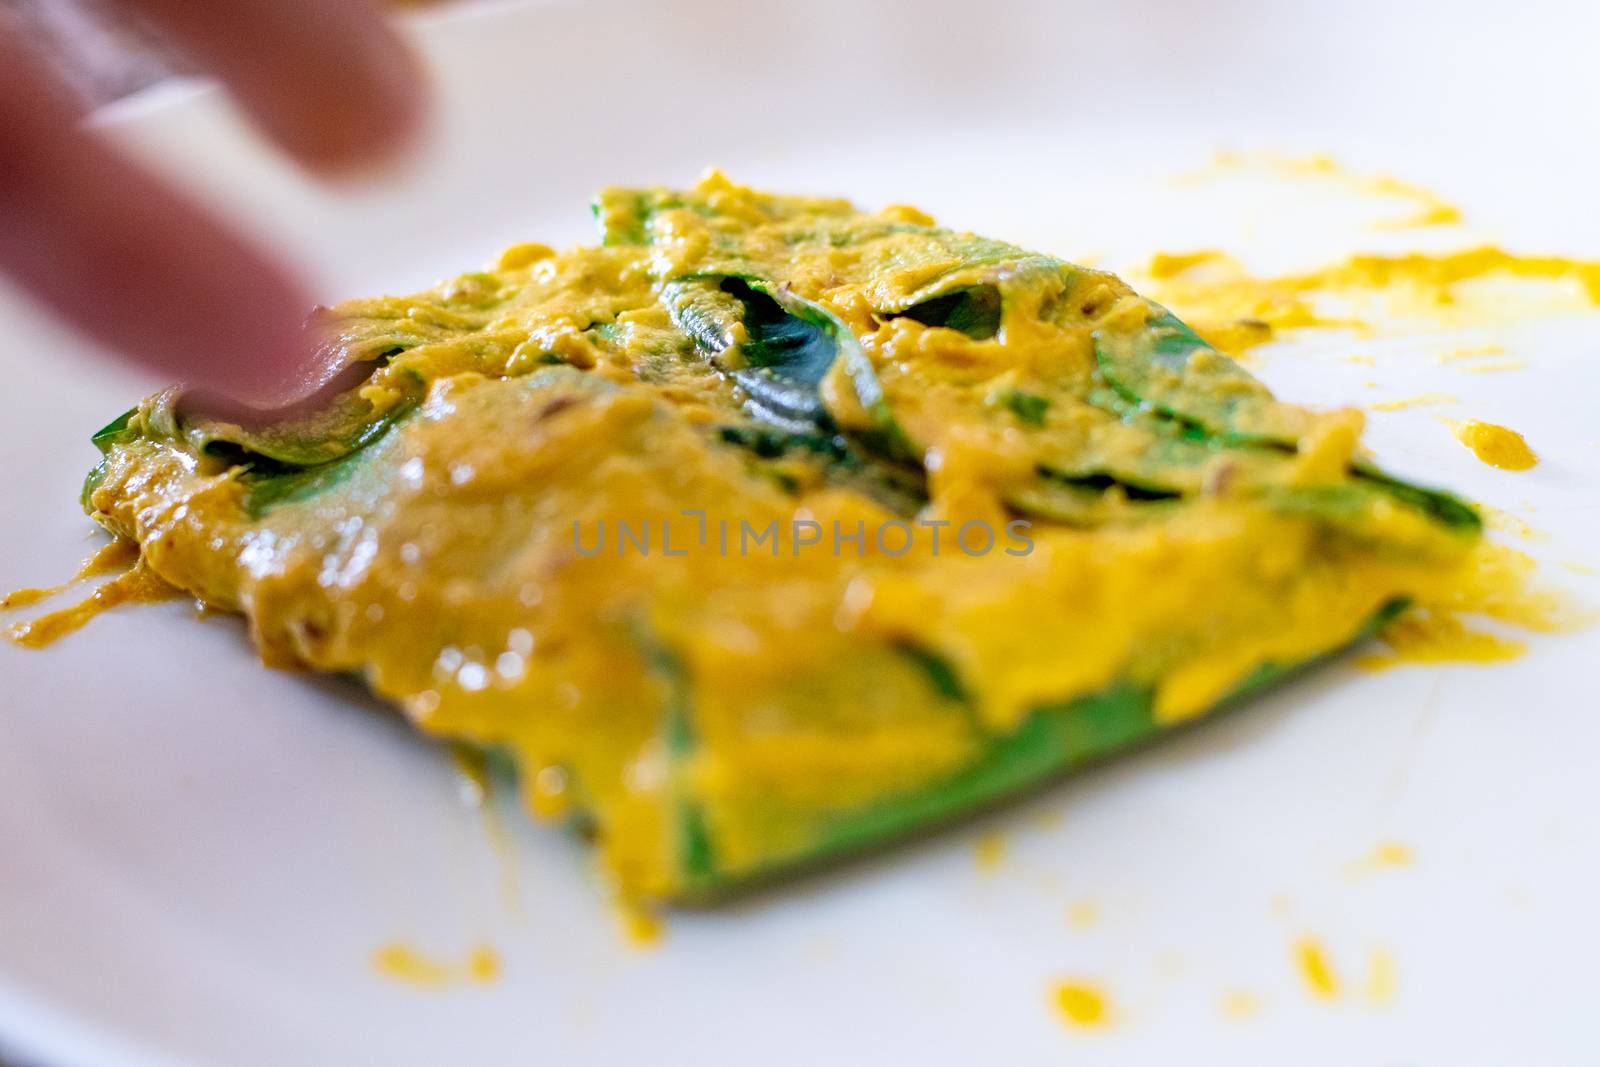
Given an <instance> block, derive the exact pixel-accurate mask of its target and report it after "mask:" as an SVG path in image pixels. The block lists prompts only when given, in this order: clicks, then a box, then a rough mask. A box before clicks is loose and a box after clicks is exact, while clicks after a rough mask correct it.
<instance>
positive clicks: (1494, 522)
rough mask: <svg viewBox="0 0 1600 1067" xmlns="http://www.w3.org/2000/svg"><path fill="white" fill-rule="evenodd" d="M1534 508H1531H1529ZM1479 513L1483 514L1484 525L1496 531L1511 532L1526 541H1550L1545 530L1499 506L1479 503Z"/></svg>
mask: <svg viewBox="0 0 1600 1067" xmlns="http://www.w3.org/2000/svg"><path fill="white" fill-rule="evenodd" d="M1529 510H1530V511H1531V510H1532V509H1531V508H1530V509H1529ZM1478 513H1479V514H1480V515H1482V516H1483V525H1484V526H1485V527H1486V528H1488V529H1490V530H1494V531H1495V532H1496V533H1505V534H1510V535H1511V536H1513V537H1517V538H1520V539H1521V540H1524V541H1548V540H1550V535H1549V534H1547V533H1545V532H1544V531H1543V530H1538V529H1535V528H1534V527H1532V526H1530V525H1528V523H1526V522H1524V521H1523V520H1522V519H1520V518H1518V517H1517V516H1516V515H1513V514H1512V513H1511V512H1509V511H1502V510H1500V509H1499V508H1491V507H1487V506H1485V505H1483V504H1479V505H1478Z"/></svg>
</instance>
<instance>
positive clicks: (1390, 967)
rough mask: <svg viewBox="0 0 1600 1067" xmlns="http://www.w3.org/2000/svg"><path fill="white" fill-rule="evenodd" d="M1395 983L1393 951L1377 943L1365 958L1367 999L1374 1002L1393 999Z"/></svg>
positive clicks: (1387, 1001) (1378, 1002)
mask: <svg viewBox="0 0 1600 1067" xmlns="http://www.w3.org/2000/svg"><path fill="white" fill-rule="evenodd" d="M1396 985H1397V981H1396V977H1395V964H1394V953H1392V952H1390V951H1389V950H1388V949H1387V948H1385V947H1384V946H1382V945H1379V946H1377V947H1376V948H1374V949H1373V950H1372V953H1371V955H1370V956H1368V958H1367V984H1366V996H1367V999H1368V1000H1370V1001H1372V1003H1374V1004H1388V1003H1389V1002H1390V1001H1392V1000H1394V993H1395V987H1396Z"/></svg>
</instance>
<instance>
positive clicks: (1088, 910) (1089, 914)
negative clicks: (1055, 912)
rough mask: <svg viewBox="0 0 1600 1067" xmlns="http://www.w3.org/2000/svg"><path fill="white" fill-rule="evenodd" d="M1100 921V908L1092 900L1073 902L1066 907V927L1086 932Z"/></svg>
mask: <svg viewBox="0 0 1600 1067" xmlns="http://www.w3.org/2000/svg"><path fill="white" fill-rule="evenodd" d="M1099 920H1100V908H1099V906H1098V905H1097V904H1095V902H1094V901H1092V900H1075V901H1073V902H1072V903H1071V904H1070V905H1068V907H1067V925H1068V926H1070V927H1072V928H1073V929H1074V930H1087V929H1088V928H1089V927H1091V926H1093V925H1094V924H1095V923H1096V922H1098V921H1099Z"/></svg>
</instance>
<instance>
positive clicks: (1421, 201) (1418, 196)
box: [1185, 152, 1462, 230]
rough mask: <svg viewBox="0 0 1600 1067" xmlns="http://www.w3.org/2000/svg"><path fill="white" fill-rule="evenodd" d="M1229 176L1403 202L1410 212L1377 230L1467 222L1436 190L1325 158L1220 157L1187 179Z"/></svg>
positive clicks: (1386, 221) (1242, 154)
mask: <svg viewBox="0 0 1600 1067" xmlns="http://www.w3.org/2000/svg"><path fill="white" fill-rule="evenodd" d="M1230 172H1233V173H1237V172H1256V173H1263V174H1269V175H1273V176H1276V177H1281V178H1293V179H1310V180H1314V181H1319V182H1323V183H1326V184H1330V185H1333V186H1335V187H1337V188H1340V189H1343V190H1347V191H1349V192H1353V193H1356V194H1359V195H1364V196H1373V197H1381V198H1384V199H1390V200H1399V201H1401V202H1402V203H1403V204H1404V205H1405V206H1406V207H1407V209H1408V210H1407V211H1406V213H1405V214H1403V215H1398V216H1395V217H1393V218H1385V219H1379V220H1377V221H1376V222H1374V223H1372V227H1373V229H1376V230H1410V229H1422V228H1426V227H1431V226H1453V225H1455V224H1457V223H1459V222H1460V221H1461V219H1462V213H1461V209H1460V208H1459V207H1457V206H1456V205H1454V204H1452V203H1450V202H1449V201H1448V200H1446V199H1445V198H1444V197H1442V196H1440V195H1439V194H1438V193H1436V192H1434V191H1433V190H1432V189H1429V188H1427V187H1426V186H1424V185H1419V184H1417V183H1416V182H1411V181H1406V180H1405V179H1404V178H1397V177H1394V176H1393V175H1389V174H1381V173H1366V172H1362V171H1357V170H1353V169H1351V168H1349V167H1346V166H1345V165H1344V164H1342V163H1340V162H1339V161H1338V160H1337V159H1335V158H1334V157H1333V156H1330V155H1326V154H1315V155H1304V156H1301V155H1287V154H1283V153H1278V152H1219V153H1217V155H1216V156H1215V157H1214V158H1213V160H1212V163H1211V167H1210V168H1209V169H1208V170H1201V171H1196V172H1192V173H1191V174H1189V175H1185V179H1186V180H1188V181H1191V182H1192V181H1198V180H1204V179H1207V178H1210V177H1214V176H1218V175H1225V174H1228V173H1230Z"/></svg>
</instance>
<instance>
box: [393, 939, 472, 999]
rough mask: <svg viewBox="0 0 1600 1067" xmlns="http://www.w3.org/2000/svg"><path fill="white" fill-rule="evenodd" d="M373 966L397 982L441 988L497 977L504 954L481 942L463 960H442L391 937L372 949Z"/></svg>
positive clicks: (428, 987)
mask: <svg viewBox="0 0 1600 1067" xmlns="http://www.w3.org/2000/svg"><path fill="white" fill-rule="evenodd" d="M372 968H373V970H375V971H377V972H378V973H379V974H381V975H383V976H384V977H385V978H390V979H393V980H394V981H396V982H403V983H405V984H406V985H413V986H420V987H423V988H427V989H438V988H442V987H444V986H448V985H455V984H458V983H463V982H472V983H477V984H485V983H488V982H492V981H494V980H495V979H496V978H499V977H500V956H499V954H498V953H496V952H495V950H494V949H492V948H490V947H489V946H488V945H479V946H477V947H476V948H474V949H473V950H472V953H471V954H470V955H469V956H468V957H467V960H466V962H465V963H463V964H452V963H442V962H440V961H438V960H435V959H432V958H430V957H428V956H426V955H424V954H423V953H421V952H419V951H418V950H417V949H415V948H414V947H412V946H411V945H409V944H407V943H406V942H404V941H390V942H387V943H386V944H383V945H379V946H378V947H377V948H376V949H374V950H373V951H372Z"/></svg>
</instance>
